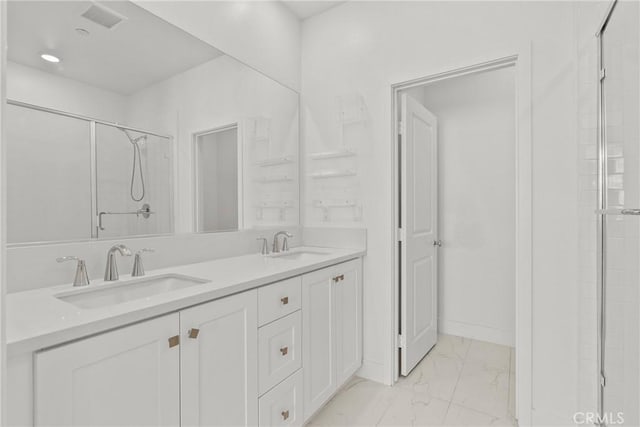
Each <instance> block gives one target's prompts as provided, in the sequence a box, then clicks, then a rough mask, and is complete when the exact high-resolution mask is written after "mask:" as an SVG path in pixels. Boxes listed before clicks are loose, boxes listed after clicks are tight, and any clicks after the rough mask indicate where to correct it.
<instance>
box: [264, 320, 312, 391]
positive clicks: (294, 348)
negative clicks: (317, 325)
mask: <svg viewBox="0 0 640 427" xmlns="http://www.w3.org/2000/svg"><path fill="white" fill-rule="evenodd" d="M301 332H302V316H301V314H300V311H296V312H295V313H293V314H290V315H288V316H286V317H283V318H282V319H279V320H277V321H275V322H273V323H269V324H268V325H265V326H263V327H261V328H260V329H258V386H259V390H260V395H262V394H263V393H265V392H266V391H268V390H269V389H270V388H272V387H273V386H274V385H276V384H278V383H279V382H280V381H282V380H284V379H285V378H287V377H288V376H289V375H291V374H292V373H294V372H295V371H297V370H298V369H299V368H300V367H301V366H302V335H301Z"/></svg>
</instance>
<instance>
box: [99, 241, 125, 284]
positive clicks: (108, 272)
mask: <svg viewBox="0 0 640 427" xmlns="http://www.w3.org/2000/svg"><path fill="white" fill-rule="evenodd" d="M116 252H119V253H120V255H122V256H131V251H130V250H129V248H128V247H126V246H125V245H115V246H113V247H111V249H109V252H107V268H106V269H105V271H104V281H105V282H113V281H115V280H118V279H119V278H120V276H119V275H118V264H116Z"/></svg>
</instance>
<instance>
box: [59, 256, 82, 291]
mask: <svg viewBox="0 0 640 427" xmlns="http://www.w3.org/2000/svg"><path fill="white" fill-rule="evenodd" d="M56 261H58V262H65V261H78V264H77V265H76V275H75V277H74V278H73V286H87V285H88V284H89V275H88V274H87V265H86V264H85V263H84V260H83V259H80V258H78V257H75V256H63V257H60V258H56Z"/></svg>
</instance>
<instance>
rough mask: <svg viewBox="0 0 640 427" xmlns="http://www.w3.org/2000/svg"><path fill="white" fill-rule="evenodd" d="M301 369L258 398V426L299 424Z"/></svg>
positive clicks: (300, 415)
mask: <svg viewBox="0 0 640 427" xmlns="http://www.w3.org/2000/svg"><path fill="white" fill-rule="evenodd" d="M302 399H303V397H302V369H300V370H299V371H298V372H296V373H295V374H293V375H291V376H290V377H289V378H287V379H286V380H284V381H283V382H281V383H280V384H278V385H277V386H275V387H274V388H273V389H272V390H271V391H269V392H268V393H267V394H265V395H264V396H262V397H261V398H260V400H259V406H260V410H259V412H260V414H259V418H260V427H267V426H301V425H302V424H303V422H302V421H303V419H302V418H303V413H304V412H303V410H302Z"/></svg>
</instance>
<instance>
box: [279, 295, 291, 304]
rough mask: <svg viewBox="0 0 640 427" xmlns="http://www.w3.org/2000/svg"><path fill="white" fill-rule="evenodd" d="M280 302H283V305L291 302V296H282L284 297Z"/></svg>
mask: <svg viewBox="0 0 640 427" xmlns="http://www.w3.org/2000/svg"><path fill="white" fill-rule="evenodd" d="M280 303H282V305H287V304H289V297H282V298H280Z"/></svg>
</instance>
